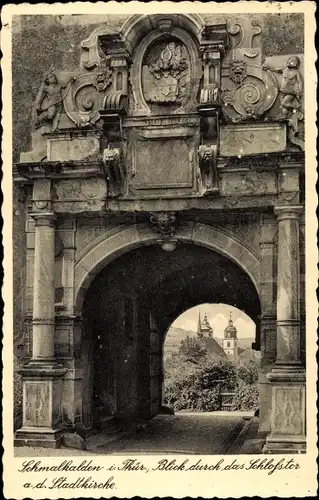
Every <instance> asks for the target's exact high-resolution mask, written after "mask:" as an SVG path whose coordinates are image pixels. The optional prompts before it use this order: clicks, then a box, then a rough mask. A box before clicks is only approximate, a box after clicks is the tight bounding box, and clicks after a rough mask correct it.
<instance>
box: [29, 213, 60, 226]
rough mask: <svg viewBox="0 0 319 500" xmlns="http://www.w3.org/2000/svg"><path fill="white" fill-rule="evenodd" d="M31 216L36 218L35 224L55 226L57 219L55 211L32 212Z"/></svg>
mask: <svg viewBox="0 0 319 500" xmlns="http://www.w3.org/2000/svg"><path fill="white" fill-rule="evenodd" d="M30 217H32V219H34V221H35V226H36V227H39V226H49V227H54V226H55V221H56V219H57V217H56V215H55V214H54V213H53V212H43V213H41V212H34V213H31V214H30Z"/></svg>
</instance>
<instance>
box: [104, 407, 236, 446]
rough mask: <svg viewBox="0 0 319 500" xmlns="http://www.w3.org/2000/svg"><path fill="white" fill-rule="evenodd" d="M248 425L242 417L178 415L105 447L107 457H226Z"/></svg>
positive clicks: (154, 421)
mask: <svg viewBox="0 0 319 500" xmlns="http://www.w3.org/2000/svg"><path fill="white" fill-rule="evenodd" d="M244 424H245V421H244V420H243V419H242V418H240V417H238V416H228V415H226V416H215V415H214V416H213V415H211V414H210V415H209V414H205V413H201V414H187V415H183V414H178V415H175V416H173V417H166V418H157V419H154V420H153V421H152V422H151V424H150V425H148V426H147V427H146V428H145V429H143V430H141V431H139V432H136V433H135V434H134V435H132V436H124V437H123V438H121V439H119V440H118V441H114V442H113V443H108V444H106V445H103V444H101V448H100V449H101V451H102V448H103V450H104V451H105V452H106V453H111V454H117V453H121V454H127V453H134V454H138V453H161V454H165V453H174V454H176V453H181V454H183V455H188V454H196V455H206V454H207V455H211V454H214V455H215V454H224V453H226V452H227V449H228V448H229V447H230V445H231V444H232V442H233V441H234V440H235V438H236V436H238V434H239V433H240V431H241V429H242V428H243V425H244Z"/></svg>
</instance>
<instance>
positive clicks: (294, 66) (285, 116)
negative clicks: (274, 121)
mask: <svg viewBox="0 0 319 500" xmlns="http://www.w3.org/2000/svg"><path fill="white" fill-rule="evenodd" d="M299 68H300V59H299V57H297V56H290V57H289V58H288V60H287V64H286V66H285V67H284V68H269V67H268V65H267V64H264V66H263V69H265V70H270V71H273V72H276V73H280V74H282V79H281V83H280V88H279V91H280V117H279V118H280V119H282V120H288V139H289V140H290V142H291V143H292V144H295V145H296V146H298V147H300V148H301V149H302V150H304V146H305V144H304V138H303V131H302V129H303V118H304V114H303V110H302V97H303V78H302V75H301V71H300V69H299Z"/></svg>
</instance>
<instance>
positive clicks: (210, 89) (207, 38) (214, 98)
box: [200, 24, 227, 106]
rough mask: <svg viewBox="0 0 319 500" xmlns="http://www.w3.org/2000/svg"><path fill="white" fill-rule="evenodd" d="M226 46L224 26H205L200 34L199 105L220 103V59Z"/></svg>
mask: <svg viewBox="0 0 319 500" xmlns="http://www.w3.org/2000/svg"><path fill="white" fill-rule="evenodd" d="M226 45H227V32H226V25H223V24H222V25H219V24H218V25H216V26H214V25H206V26H205V28H204V29H203V30H202V32H201V38H200V52H201V54H202V61H203V83H202V89H201V93H200V104H201V105H215V106H216V105H217V106H219V105H220V104H221V102H220V67H221V57H222V56H223V55H224V52H225V47H226Z"/></svg>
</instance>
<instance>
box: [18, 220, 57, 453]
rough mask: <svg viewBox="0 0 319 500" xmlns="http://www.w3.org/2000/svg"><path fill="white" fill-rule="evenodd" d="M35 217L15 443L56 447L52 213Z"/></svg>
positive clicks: (53, 234)
mask: <svg viewBox="0 0 319 500" xmlns="http://www.w3.org/2000/svg"><path fill="white" fill-rule="evenodd" d="M32 216H33V218H34V219H35V222H36V225H35V253H34V288H33V320H32V330H33V335H32V358H31V360H30V362H29V363H28V364H27V365H26V366H25V367H24V368H22V370H21V374H22V376H23V424H22V428H21V429H19V430H18V431H17V433H16V438H15V445H18V446H19V445H20V446H21V445H29V446H36V445H37V446H45V447H49V448H56V447H57V446H59V444H60V441H61V435H62V414H61V387H62V378H61V377H62V376H63V375H64V374H65V371H66V370H65V369H63V368H62V367H61V366H59V365H57V363H56V360H55V357H54V330H55V328H54V319H55V286H54V240H55V229H54V227H55V216H54V214H53V213H51V212H49V213H37V214H33V215H32Z"/></svg>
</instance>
